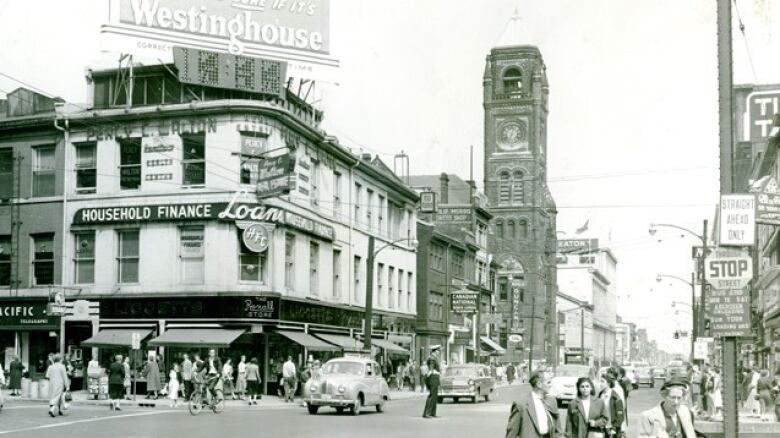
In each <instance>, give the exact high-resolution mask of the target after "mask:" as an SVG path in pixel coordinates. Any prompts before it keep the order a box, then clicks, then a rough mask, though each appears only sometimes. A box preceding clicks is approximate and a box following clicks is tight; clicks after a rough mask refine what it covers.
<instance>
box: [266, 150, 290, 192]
mask: <svg viewBox="0 0 780 438" xmlns="http://www.w3.org/2000/svg"><path fill="white" fill-rule="evenodd" d="M294 167H295V159H294V158H293V157H291V156H290V154H284V155H279V156H276V157H268V158H265V159H263V160H261V161H260V163H259V165H258V170H257V197H258V198H259V199H263V198H270V197H273V196H279V195H282V194H285V193H288V192H289V191H290V188H291V186H292V179H293V174H292V172H293V168H294Z"/></svg>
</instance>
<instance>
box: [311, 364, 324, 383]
mask: <svg viewBox="0 0 780 438" xmlns="http://www.w3.org/2000/svg"><path fill="white" fill-rule="evenodd" d="M320 377H322V362H320V361H319V360H315V361H314V363H313V364H312V365H311V378H312V379H314V380H319V379H320Z"/></svg>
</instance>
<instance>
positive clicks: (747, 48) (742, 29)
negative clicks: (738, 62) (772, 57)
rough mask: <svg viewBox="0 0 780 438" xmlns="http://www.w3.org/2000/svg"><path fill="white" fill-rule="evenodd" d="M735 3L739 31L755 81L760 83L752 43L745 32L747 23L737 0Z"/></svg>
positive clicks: (734, 0)
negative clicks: (751, 47) (740, 11)
mask: <svg viewBox="0 0 780 438" xmlns="http://www.w3.org/2000/svg"><path fill="white" fill-rule="evenodd" d="M732 3H734V10H735V11H736V13H737V22H738V23H739V31H740V33H741V34H742V41H744V43H745V52H746V53H747V57H748V62H749V63H750V70H751V71H752V72H753V81H754V82H755V83H756V84H758V83H759V82H758V75H757V74H756V66H755V64H754V63H753V55H752V54H751V52H750V44H749V43H748V39H747V34H745V23H744V22H743V21H742V16H741V15H740V13H739V5H737V0H732Z"/></svg>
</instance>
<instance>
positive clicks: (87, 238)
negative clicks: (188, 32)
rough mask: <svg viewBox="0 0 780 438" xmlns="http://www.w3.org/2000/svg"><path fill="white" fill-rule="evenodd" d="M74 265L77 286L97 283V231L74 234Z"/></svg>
mask: <svg viewBox="0 0 780 438" xmlns="http://www.w3.org/2000/svg"><path fill="white" fill-rule="evenodd" d="M73 244H74V248H73V252H74V254H73V264H74V266H75V270H76V272H75V281H76V284H91V283H94V282H95V231H94V230H90V231H79V232H78V233H74V234H73Z"/></svg>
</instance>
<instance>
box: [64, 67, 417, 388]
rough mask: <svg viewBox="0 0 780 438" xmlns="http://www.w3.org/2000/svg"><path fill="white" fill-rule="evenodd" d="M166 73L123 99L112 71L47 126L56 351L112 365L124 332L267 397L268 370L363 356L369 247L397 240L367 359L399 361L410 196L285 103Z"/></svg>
mask: <svg viewBox="0 0 780 438" xmlns="http://www.w3.org/2000/svg"><path fill="white" fill-rule="evenodd" d="M174 69H175V66H174V65H157V66H145V67H135V69H134V74H133V77H134V79H133V87H132V88H128V87H127V86H128V85H129V82H128V81H129V79H128V76H127V74H126V73H127V72H126V71H122V70H105V71H90V73H89V77H88V81H89V83H90V84H91V99H90V100H91V103H92V104H91V105H90V106H89V107H73V106H70V107H68V108H67V109H63V110H62V111H60V112H59V114H58V117H57V121H58V123H59V125H60V126H62V127H63V129H64V133H63V135H64V138H65V141H64V142H63V143H62V145H61V147H60V149H59V150H60V152H59V153H60V156H61V157H62V162H64V163H65V164H64V166H62V167H63V168H64V169H66V170H67V171H66V172H65V176H64V182H63V184H62V187H63V188H61V189H60V190H62V191H64V193H65V198H64V200H65V206H64V215H62V214H59V215H52V216H55V217H57V218H60V217H63V216H64V224H62V227H61V229H65V230H66V231H67V233H66V234H65V236H64V239H63V241H62V249H61V251H60V254H62V262H61V263H62V265H63V269H62V281H61V283H62V284H63V285H65V292H66V293H65V299H66V300H67V301H68V302H69V305H68V306H69V307H70V308H73V309H75V310H74V311H73V312H75V313H78V314H79V315H81V317H80V318H71V319H70V320H67V318H66V321H65V323H64V328H63V332H64V336H62V337H61V339H60V343H61V346H60V347H61V349H62V350H65V351H66V352H68V353H69V354H71V355H79V354H81V355H82V356H83V355H87V354H89V353H87V352H86V351H83V352H82V351H80V350H81V347H83V346H84V345H86V346H89V347H92V348H97V347H101V349H100V351H101V354H102V355H105V354H107V353H108V352H110V351H113V349H114V348H120V349H124V350H126V349H128V348H129V345H127V344H128V343H129V342H130V341H129V339H130V337H129V336H130V335H129V334H128V331H130V332H131V333H133V334H134V335H133V336H134V337H137V338H140V342H141V345H142V347H143V348H144V349H146V350H156V351H157V352H158V353H159V354H163V353H164V357H165V358H166V359H167V360H174V359H176V358H179V357H180V355H181V354H182V353H183V352H185V351H187V350H198V349H204V348H206V347H220V348H223V349H224V351H223V352H222V354H224V355H225V356H228V357H234V356H236V357H237V355H238V354H246V355H247V357H257V358H258V359H259V360H260V363H261V366H262V370H263V373H264V379H263V380H264V384H265V385H266V387H267V389H268V390H273V389H275V388H273V387H274V385H275V384H276V383H277V382H276V377H275V376H276V372H275V369H276V367H278V366H279V365H280V360H281V359H282V357H285V356H287V355H292V356H294V357H295V358H296V359H297V360H298V361H300V362H304V361H305V359H306V356H311V355H317V354H322V355H326V354H334V353H335V352H337V351H338V350H340V349H347V348H357V347H359V346H360V344H359V342H358V341H357V340H356V339H359V334H360V333H361V332H362V327H363V318H364V306H365V304H366V293H367V292H366V264H367V261H368V260H369V255H368V254H367V251H368V240H369V236H373V237H375V239H376V248H377V249H379V248H380V247H381V246H384V245H386V244H389V243H391V242H394V243H393V246H394V250H393V251H381V252H379V251H377V253H376V258H375V263H376V265H375V269H374V271H375V275H376V277H375V280H374V288H373V291H371V293H372V295H371V298H372V303H373V308H374V314H373V327H374V333H375V334H376V335H377V336H379V337H382V338H383V339H376V340H375V341H374V344H375V345H376V346H377V347H380V348H381V350H384V351H385V352H393V353H400V354H408V350H409V349H410V347H411V343H412V337H413V336H412V334H413V331H414V326H415V324H416V315H417V308H416V306H417V299H416V282H417V280H416V274H417V273H416V270H417V266H416V265H417V258H416V250H415V247H414V242H415V239H416V222H417V220H416V202H417V199H418V197H417V194H416V193H415V192H414V191H412V190H410V189H409V188H407V187H406V186H405V185H404V184H403V183H402V182H401V181H400V180H399V179H398V178H397V177H396V176H395V175H394V174H393V173H392V172H391V171H390V170H389V169H388V168H387V166H385V165H384V164H383V163H382V162H381V161H380V160H378V159H375V158H373V157H370V156H356V155H354V154H352V153H351V152H350V151H349V150H348V149H346V148H345V147H343V146H341V145H340V144H339V143H338V140H337V139H336V138H334V137H329V136H327V135H326V133H325V132H324V131H322V130H321V129H320V128H319V121H320V119H321V116H322V114H321V113H319V112H318V111H316V110H314V109H313V108H312V107H310V106H309V105H307V104H306V103H305V102H304V101H302V100H301V99H299V98H298V97H297V96H295V95H294V94H293V93H291V92H290V91H289V90H286V89H284V88H283V87H282V93H281V94H277V95H268V94H261V93H254V92H248V91H241V90H230V89H220V88H211V87H207V86H200V85H193V84H185V83H182V82H180V81H179V80H178V78H177V76H176V75H175V74H173V72H174ZM130 89H131V90H133V91H132V93H131V98H128V96H127V94H128V93H127V90H130ZM49 126H51V124H50V125H49ZM55 132H58V131H55ZM201 329H205V330H201ZM390 340H392V341H394V342H390ZM398 344H402V345H398ZM381 350H380V351H381ZM93 352H96V350H93Z"/></svg>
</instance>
